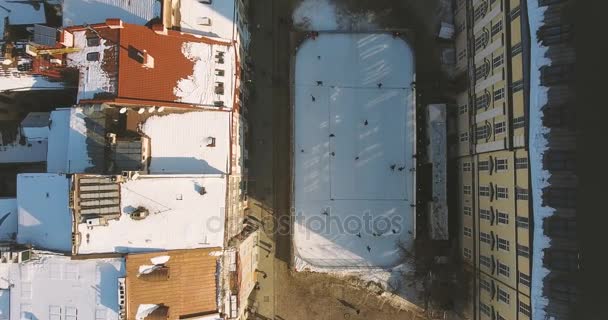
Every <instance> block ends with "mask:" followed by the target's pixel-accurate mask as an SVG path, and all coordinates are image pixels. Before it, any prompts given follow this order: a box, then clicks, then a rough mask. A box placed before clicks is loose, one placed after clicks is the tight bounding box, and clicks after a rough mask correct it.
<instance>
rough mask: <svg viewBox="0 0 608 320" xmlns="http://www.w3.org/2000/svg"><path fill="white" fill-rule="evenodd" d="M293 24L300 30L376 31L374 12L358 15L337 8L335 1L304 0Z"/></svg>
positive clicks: (295, 13)
mask: <svg viewBox="0 0 608 320" xmlns="http://www.w3.org/2000/svg"><path fill="white" fill-rule="evenodd" d="M292 19H293V23H294V26H295V27H296V28H298V29H303V30H316V31H329V30H342V31H346V30H353V31H355V30H356V31H363V30H368V31H369V30H376V29H378V27H377V25H376V22H375V15H374V13H373V12H367V13H362V14H357V13H354V12H350V11H348V10H346V9H344V8H342V7H339V6H336V4H335V3H334V1H333V0H302V2H301V3H300V4H299V5H298V7H297V8H296V9H295V10H294V12H293V16H292Z"/></svg>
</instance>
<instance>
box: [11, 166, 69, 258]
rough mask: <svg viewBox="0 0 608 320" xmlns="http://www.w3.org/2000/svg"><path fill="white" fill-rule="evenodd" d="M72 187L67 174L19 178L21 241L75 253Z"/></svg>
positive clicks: (31, 174) (19, 237) (18, 176)
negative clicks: (72, 250)
mask: <svg viewBox="0 0 608 320" xmlns="http://www.w3.org/2000/svg"><path fill="white" fill-rule="evenodd" d="M70 184H71V182H70V179H69V178H68V177H67V176H65V175H63V174H52V173H27V174H19V175H17V206H18V207H17V210H18V220H17V221H18V227H17V242H19V243H23V244H32V245H34V247H35V248H37V249H46V250H54V251H60V252H70V251H71V248H72V228H71V225H72V210H71V209H70V207H69V198H70Z"/></svg>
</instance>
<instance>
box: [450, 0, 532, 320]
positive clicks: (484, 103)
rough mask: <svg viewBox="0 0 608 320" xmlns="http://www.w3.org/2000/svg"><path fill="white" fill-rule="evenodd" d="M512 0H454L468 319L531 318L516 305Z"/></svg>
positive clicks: (518, 235)
mask: <svg viewBox="0 0 608 320" xmlns="http://www.w3.org/2000/svg"><path fill="white" fill-rule="evenodd" d="M520 1H522V0H455V11H454V12H455V17H454V21H455V27H456V32H457V34H456V38H455V46H456V54H457V59H456V61H457V70H458V71H460V72H463V73H466V75H467V77H468V84H469V85H468V86H467V88H466V90H464V91H463V92H461V93H460V94H458V95H457V96H456V97H455V99H456V105H457V108H458V112H453V113H452V114H453V115H454V117H456V119H453V121H452V122H453V123H455V124H456V130H455V133H454V134H455V135H457V137H454V140H457V141H458V144H457V145H458V147H457V148H455V149H453V150H452V151H453V152H452V153H451V156H453V157H456V161H455V163H457V164H458V168H457V170H458V178H459V180H460V181H459V185H460V186H461V188H462V190H460V192H459V203H458V206H459V209H460V210H461V212H462V215H461V222H462V231H461V234H462V255H463V260H464V261H465V262H466V263H468V264H470V265H471V266H472V267H473V268H474V270H475V274H476V280H475V281H474V283H475V285H474V290H475V292H474V294H473V297H475V298H474V299H473V303H472V307H473V313H472V318H473V319H497V320H500V319H506V320H510V319H531V317H530V315H529V314H528V315H526V314H525V310H524V312H523V313H522V312H519V309H520V308H519V305H520V303H522V304H524V306H523V308H524V309H525V307H526V306H529V305H530V298H529V297H530V287H529V281H530V274H531V270H530V260H529V258H528V256H529V252H530V249H529V248H530V230H529V227H526V225H528V226H529V222H528V223H527V224H526V223H525V222H526V221H529V218H530V212H529V211H530V210H529V207H530V206H529V203H528V200H527V199H528V196H527V194H528V193H527V191H528V186H529V172H528V165H527V164H528V162H527V160H528V151H527V145H526V132H525V124H526V123H527V121H526V119H525V117H526V115H527V112H526V108H527V102H526V97H525V96H524V90H523V89H524V85H523V83H524V76H525V75H526V74H527V72H526V70H525V69H524V65H525V64H524V61H523V59H524V55H523V54H522V49H521V48H522V47H523V46H522V45H521V44H522V39H524V38H526V37H528V36H527V35H526V34H524V33H523V32H522V30H523V29H522V23H523V22H522V17H521V14H519V13H518V12H519V11H518V10H520V9H518V7H519V6H520V5H521V3H520ZM512 17H513V18H512ZM469 190H470V193H469ZM526 219H528V220H526ZM526 248H527V250H526ZM528 309H529V308H528Z"/></svg>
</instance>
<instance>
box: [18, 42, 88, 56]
mask: <svg viewBox="0 0 608 320" xmlns="http://www.w3.org/2000/svg"><path fill="white" fill-rule="evenodd" d="M80 50H81V49H80V48H44V49H41V48H37V47H35V46H33V45H31V44H28V45H27V46H26V48H25V52H27V54H29V55H31V56H34V57H35V56H38V55H43V54H49V55H55V54H64V53H72V52H78V51H80Z"/></svg>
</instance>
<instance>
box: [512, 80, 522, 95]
mask: <svg viewBox="0 0 608 320" xmlns="http://www.w3.org/2000/svg"><path fill="white" fill-rule="evenodd" d="M511 87H512V88H513V92H517V91H520V90H522V89H523V88H524V81H523V80H517V81H515V82H513V84H512V85H511Z"/></svg>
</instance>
